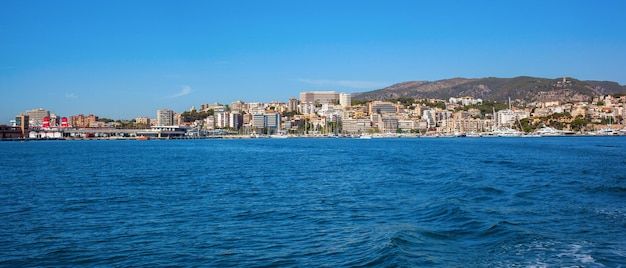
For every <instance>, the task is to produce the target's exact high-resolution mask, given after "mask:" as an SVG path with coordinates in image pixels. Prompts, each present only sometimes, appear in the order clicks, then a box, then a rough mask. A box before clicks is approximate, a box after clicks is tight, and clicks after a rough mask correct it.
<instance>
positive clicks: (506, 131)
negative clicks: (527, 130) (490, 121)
mask: <svg viewBox="0 0 626 268" xmlns="http://www.w3.org/2000/svg"><path fill="white" fill-rule="evenodd" d="M491 133H492V134H493V135H494V136H498V137H520V136H522V134H523V133H522V132H521V131H518V130H515V129H512V128H508V127H499V128H497V129H495V130H494V131H492V132H491Z"/></svg>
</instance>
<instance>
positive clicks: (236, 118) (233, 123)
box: [229, 113, 243, 130]
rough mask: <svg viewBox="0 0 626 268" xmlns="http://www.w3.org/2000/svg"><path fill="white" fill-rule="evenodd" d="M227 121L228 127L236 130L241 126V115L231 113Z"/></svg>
mask: <svg viewBox="0 0 626 268" xmlns="http://www.w3.org/2000/svg"><path fill="white" fill-rule="evenodd" d="M229 121H230V127H232V128H234V129H237V130H238V129H240V128H241V126H242V125H243V115H242V114H240V113H231V114H230V120H229Z"/></svg>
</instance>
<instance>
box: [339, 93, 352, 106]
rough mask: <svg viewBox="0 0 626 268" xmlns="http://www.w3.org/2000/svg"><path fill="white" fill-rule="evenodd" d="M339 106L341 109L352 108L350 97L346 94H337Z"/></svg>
mask: <svg viewBox="0 0 626 268" xmlns="http://www.w3.org/2000/svg"><path fill="white" fill-rule="evenodd" d="M339 104H340V105H341V106H342V107H348V106H352V95H350V94H347V93H341V94H339Z"/></svg>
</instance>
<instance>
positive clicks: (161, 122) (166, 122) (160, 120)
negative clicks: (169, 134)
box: [157, 109, 174, 126]
mask: <svg viewBox="0 0 626 268" xmlns="http://www.w3.org/2000/svg"><path fill="white" fill-rule="evenodd" d="M157 125H158V126H173V125H174V111H172V110H168V109H163V110H157Z"/></svg>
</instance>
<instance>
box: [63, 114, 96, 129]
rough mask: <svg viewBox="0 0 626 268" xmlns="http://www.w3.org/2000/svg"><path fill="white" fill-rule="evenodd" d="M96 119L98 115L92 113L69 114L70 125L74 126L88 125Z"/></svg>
mask: <svg viewBox="0 0 626 268" xmlns="http://www.w3.org/2000/svg"><path fill="white" fill-rule="evenodd" d="M96 121H98V117H97V116H95V115H93V114H90V115H87V116H85V115H83V114H79V115H72V116H70V125H71V126H72V127H75V128H81V127H89V124H91V123H92V122H96Z"/></svg>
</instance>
